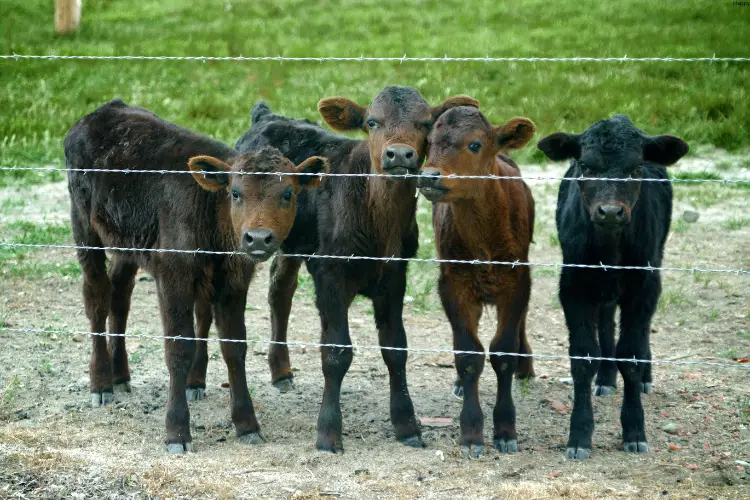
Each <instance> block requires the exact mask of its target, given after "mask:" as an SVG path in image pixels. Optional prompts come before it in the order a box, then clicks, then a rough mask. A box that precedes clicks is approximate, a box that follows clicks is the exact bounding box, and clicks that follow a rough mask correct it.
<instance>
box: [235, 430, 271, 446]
mask: <svg viewBox="0 0 750 500" xmlns="http://www.w3.org/2000/svg"><path fill="white" fill-rule="evenodd" d="M237 439H238V440H239V442H240V443H242V444H249V445H255V444H263V443H265V442H266V438H265V437H264V436H263V434H261V433H260V432H251V433H250V434H243V435H242V436H240V437H238V438H237Z"/></svg>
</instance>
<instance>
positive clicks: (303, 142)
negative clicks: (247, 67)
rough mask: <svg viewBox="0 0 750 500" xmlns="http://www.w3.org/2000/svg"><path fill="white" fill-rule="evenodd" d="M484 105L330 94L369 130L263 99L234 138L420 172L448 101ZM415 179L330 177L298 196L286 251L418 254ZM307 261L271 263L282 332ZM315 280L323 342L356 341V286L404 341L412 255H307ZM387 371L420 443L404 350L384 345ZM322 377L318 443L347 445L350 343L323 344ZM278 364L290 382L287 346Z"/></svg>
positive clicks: (244, 146) (278, 377)
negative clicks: (311, 118)
mask: <svg viewBox="0 0 750 500" xmlns="http://www.w3.org/2000/svg"><path fill="white" fill-rule="evenodd" d="M461 105H474V106H476V105H478V103H477V102H476V101H475V100H474V99H472V98H471V97H467V96H455V97H452V98H449V99H447V100H446V101H444V102H443V103H442V104H440V105H438V106H430V105H429V104H428V103H427V102H426V101H425V99H424V98H423V97H422V96H421V95H420V94H419V92H417V91H416V90H415V89H413V88H410V87H400V86H392V87H387V88H385V89H383V90H382V91H381V92H380V93H378V95H377V96H376V97H375V99H373V101H372V102H371V103H370V105H369V106H367V107H365V106H360V105H359V104H357V103H355V102H352V101H350V100H349V99H344V98H331V99H323V100H322V101H320V103H319V104H318V110H319V111H320V113H321V115H322V116H323V118H324V119H325V121H326V123H328V124H329V125H330V126H331V127H333V128H334V129H336V130H355V129H356V130H360V131H363V132H365V133H367V135H368V137H367V140H365V141H363V140H354V139H350V138H347V137H344V136H341V135H338V134H333V133H331V132H329V131H327V130H325V129H323V128H322V127H320V126H317V125H315V124H311V123H309V122H306V121H303V120H293V119H290V118H287V117H283V116H280V115H276V114H274V113H272V112H271V110H270V109H269V108H268V106H267V105H266V104H264V103H258V104H256V105H255V107H254V108H253V112H252V117H253V125H252V127H251V128H250V130H249V131H248V132H247V133H246V134H245V135H244V136H243V137H242V138H241V139H240V140H239V141H238V142H237V145H236V147H237V149H239V150H240V151H248V150H255V149H257V148H259V147H263V146H266V145H271V146H275V147H278V148H279V149H280V150H281V151H282V153H284V154H285V155H286V156H287V157H289V158H290V159H291V160H292V161H296V159H297V158H300V157H302V156H309V155H312V154H315V155H321V156H325V157H326V158H328V159H329V161H330V164H331V172H332V173H337V174H367V173H386V174H406V173H417V171H418V169H419V167H420V166H421V165H422V162H423V160H424V154H425V151H426V143H427V134H428V133H429V131H430V128H431V126H432V124H433V123H434V121H435V120H436V119H437V118H438V117H439V116H440V115H441V114H442V113H444V112H445V111H446V110H447V109H450V108H452V107H455V106H461ZM415 195H416V182H415V180H414V179H404V178H393V177H392V176H391V175H388V176H378V177H332V178H329V179H327V180H326V182H325V183H324V184H323V186H322V187H321V188H320V189H316V190H312V191H309V192H308V194H307V195H306V196H304V197H301V198H300V204H299V207H298V209H297V218H296V219H295V222H294V227H293V229H292V232H291V233H290V235H289V237H288V239H287V240H286V241H285V242H284V244H283V245H282V249H283V250H284V252H285V253H308V254H310V253H317V254H318V255H340V256H341V255H345V256H351V255H356V256H371V257H392V256H396V257H405V258H411V257H414V256H415V255H416V253H417V246H418V236H419V234H418V228H417V222H416V217H415V211H416V199H415ZM302 263H303V261H302V260H300V259H294V258H290V257H282V256H279V257H277V258H275V259H274V265H273V267H272V272H271V287H270V290H269V303H270V305H271V317H272V327H273V330H272V338H273V339H274V340H277V341H285V340H286V334H287V322H288V319H289V311H290V309H291V306H292V297H293V295H294V291H295V289H296V287H297V273H298V271H299V268H300V266H301V265H302ZM304 263H305V265H306V266H307V269H308V271H309V272H310V274H311V275H312V277H313V280H314V282H315V294H316V305H317V308H318V312H319V314H320V320H321V330H322V335H321V339H322V342H324V343H333V344H343V345H349V344H351V337H350V335H349V324H348V311H349V306H350V305H351V303H352V300H353V299H354V297H355V296H357V295H364V296H366V297H368V298H370V299H371V300H372V304H373V313H374V316H375V325H376V327H377V330H378V340H379V343H380V345H381V346H384V347H398V348H403V347H406V331H405V330H404V323H403V306H404V303H403V299H404V293H405V290H406V270H407V263H406V262H381V261H370V260H351V261H346V260H340V259H309V260H305V261H304ZM382 355H383V360H384V361H385V364H386V366H387V367H388V373H389V376H390V377H389V379H390V380H389V381H390V415H391V422H392V423H393V426H394V428H395V434H396V438H397V439H399V440H400V441H401V442H403V443H405V444H407V445H410V446H423V441H422V437H421V430H420V428H419V423H418V422H417V419H416V416H415V414H414V406H413V404H412V401H411V396H410V395H409V390H408V387H407V383H406V359H407V353H406V352H405V351H399V350H383V351H382ZM321 357H322V364H323V376H324V377H325V385H324V389H323V402H322V404H321V408H320V414H319V416H318V438H317V443H316V446H317V448H318V449H321V450H328V451H332V452H340V451H343V440H342V416H341V402H340V395H341V384H342V381H343V379H344V376H345V375H346V373H347V371H348V370H349V366H350V365H351V363H352V359H353V352H352V350H351V349H347V348H341V349H338V348H327V347H326V348H322V349H321ZM269 361H270V363H271V374H272V377H273V382H274V383H275V384H277V385H282V384H283V386H287V387H288V386H289V385H291V377H292V373H291V369H290V363H289V352H288V350H287V348H286V346H283V345H279V346H272V348H271V349H270V350H269Z"/></svg>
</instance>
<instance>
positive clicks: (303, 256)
mask: <svg viewBox="0 0 750 500" xmlns="http://www.w3.org/2000/svg"><path fill="white" fill-rule="evenodd" d="M0 248H57V249H63V250H90V251H97V250H100V251H101V250H103V251H108V252H152V253H185V254H193V255H197V254H203V255H229V256H239V257H246V256H247V254H246V253H245V252H241V251H230V250H200V249H195V250H183V249H178V248H127V247H94V246H85V245H51V244H37V243H15V242H0ZM279 255H281V256H283V257H289V258H295V259H308V260H310V259H340V260H346V261H351V260H370V261H381V262H431V263H434V264H470V265H494V266H514V265H516V266H527V267H553V268H566V267H569V268H578V269H602V270H605V271H606V270H607V269H616V270H623V271H625V270H630V271H651V272H653V271H677V272H680V271H681V272H693V273H695V272H701V273H730V274H737V275H746V274H747V275H750V270H748V269H724V268H705V269H701V268H697V267H652V266H650V265H649V266H616V265H605V264H602V263H601V262H600V263H599V264H567V263H560V262H549V263H548V262H522V261H518V260H516V261H502V260H478V259H474V260H459V259H433V258H406V257H396V256H394V255H392V256H390V257H373V256H369V255H355V254H351V255H318V254H315V253H312V254H306V253H279Z"/></svg>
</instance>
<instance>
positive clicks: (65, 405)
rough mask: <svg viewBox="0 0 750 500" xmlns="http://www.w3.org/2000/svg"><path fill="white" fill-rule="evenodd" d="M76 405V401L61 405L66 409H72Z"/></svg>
mask: <svg viewBox="0 0 750 500" xmlns="http://www.w3.org/2000/svg"><path fill="white" fill-rule="evenodd" d="M76 406H78V405H77V404H76V403H65V404H64V405H63V408H65V409H66V410H72V409H73V408H75V407H76Z"/></svg>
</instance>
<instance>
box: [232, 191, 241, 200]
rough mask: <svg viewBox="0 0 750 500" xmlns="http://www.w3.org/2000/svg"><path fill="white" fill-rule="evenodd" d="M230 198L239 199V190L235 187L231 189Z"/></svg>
mask: <svg viewBox="0 0 750 500" xmlns="http://www.w3.org/2000/svg"><path fill="white" fill-rule="evenodd" d="M232 199H233V200H234V201H240V192H239V191H237V190H236V189H232Z"/></svg>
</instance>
